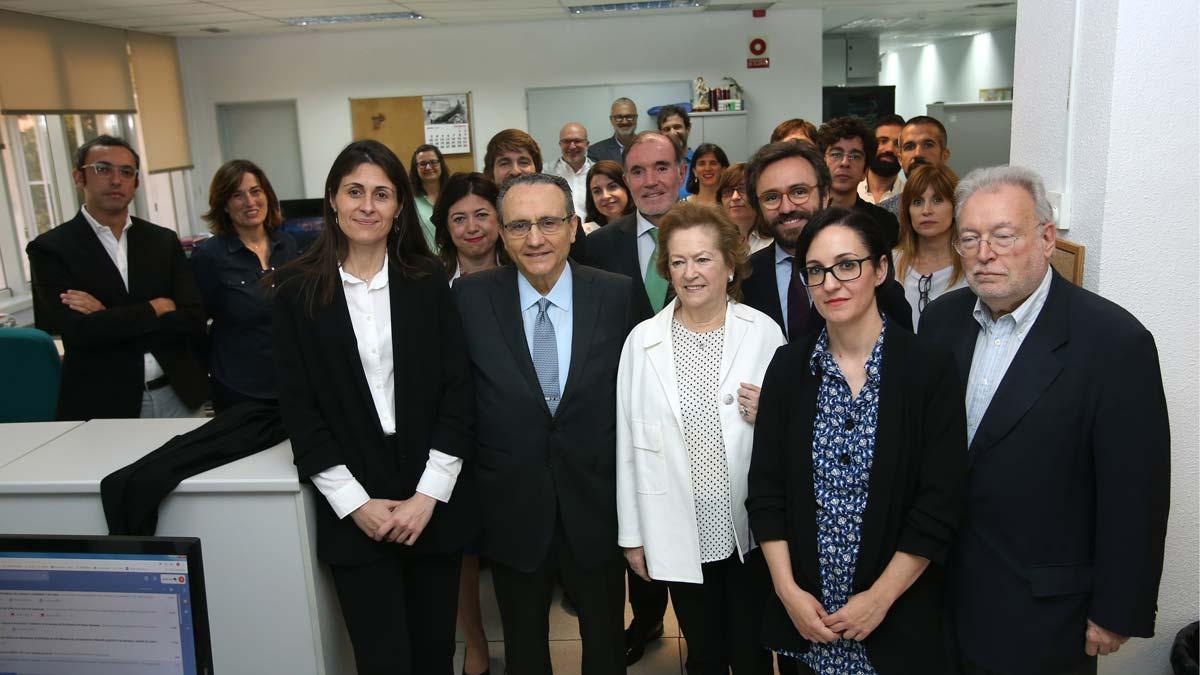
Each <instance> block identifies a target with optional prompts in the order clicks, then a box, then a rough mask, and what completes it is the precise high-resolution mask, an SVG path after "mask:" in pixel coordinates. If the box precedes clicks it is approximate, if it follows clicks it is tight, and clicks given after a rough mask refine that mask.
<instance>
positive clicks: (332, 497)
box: [311, 464, 371, 520]
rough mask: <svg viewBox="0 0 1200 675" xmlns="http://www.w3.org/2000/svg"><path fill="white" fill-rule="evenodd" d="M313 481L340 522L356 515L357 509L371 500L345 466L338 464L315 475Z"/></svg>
mask: <svg viewBox="0 0 1200 675" xmlns="http://www.w3.org/2000/svg"><path fill="white" fill-rule="evenodd" d="M311 480H312V483H313V485H315V486H317V489H318V490H320V491H321V494H322V495H324V496H325V500H326V501H328V502H329V506H331V507H332V508H333V512H334V514H335V515H337V517H338V519H339V520H340V519H342V518H345V517H346V516H348V515H350V514H351V513H354V511H355V509H357V508H358V507H360V506H362V505H363V504H366V503H367V502H368V501H369V500H370V499H371V497H370V496H369V495H368V494H367V491H366V490H365V489H363V486H362V484H360V483H359V482H358V480H356V479H355V478H354V474H352V473H350V469H348V468H346V465H345V464H338V465H337V466H333V467H330V468H328V469H325V470H324V471H322V472H320V473H317V474H314V475H313V476H312V478H311Z"/></svg>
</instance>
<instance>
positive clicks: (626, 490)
mask: <svg viewBox="0 0 1200 675" xmlns="http://www.w3.org/2000/svg"><path fill="white" fill-rule="evenodd" d="M638 334H639V333H638V331H637V329H634V331H633V332H632V333H630V335H629V337H628V338H627V339H626V340H625V347H624V348H623V349H622V350H621V362H620V366H618V368H617V545H618V546H621V547H623V548H637V547H638V546H641V545H642V531H641V522H640V521H639V513H638V501H637V490H636V489H635V487H634V486H635V485H636V482H637V470H636V468H635V467H634V461H633V453H634V452H635V451H634V449H633V430H632V427H633V419H632V417H631V415H630V410H629V406H630V398H632V396H633V387H634V386H635V383H634V377H633V369H634V364H633V363H632V361H633V360H634V354H633V352H634V349H633V347H632V346H631V345H632V344H633V342H634V336H635V335H638Z"/></svg>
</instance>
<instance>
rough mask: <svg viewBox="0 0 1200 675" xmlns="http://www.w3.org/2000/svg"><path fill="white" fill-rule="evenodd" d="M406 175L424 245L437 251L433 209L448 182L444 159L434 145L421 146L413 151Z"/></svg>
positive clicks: (448, 175) (447, 171) (448, 177)
mask: <svg viewBox="0 0 1200 675" xmlns="http://www.w3.org/2000/svg"><path fill="white" fill-rule="evenodd" d="M408 175H409V178H411V179H412V186H413V197H414V200H413V201H415V202H416V205H417V214H418V215H420V217H421V232H422V233H424V234H425V243H426V244H428V245H429V248H430V250H432V251H437V243H436V241H435V239H434V229H433V220H432V217H433V207H434V205H435V204H437V200H438V196H439V195H440V194H441V193H442V190H444V189H445V187H446V181H448V180H450V171H449V170H448V169H447V168H446V158H445V157H443V156H442V151H441V150H439V149H438V147H437V146H436V145H428V144H426V145H421V146H418V147H417V149H416V150H413V154H412V160H410V161H409V163H408Z"/></svg>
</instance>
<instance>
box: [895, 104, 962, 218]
mask: <svg viewBox="0 0 1200 675" xmlns="http://www.w3.org/2000/svg"><path fill="white" fill-rule="evenodd" d="M947 142H948V139H947V137H946V127H945V125H943V124H942V123H941V122H939V121H938V120H937V119H935V118H933V117H928V116H926V115H920V116H918V117H914V118H912V119H910V120H909V121H908V123H907V124H905V125H904V128H903V129H902V130H901V131H900V166H902V167H904V175H905V176H907V175H909V174H911V173H912V172H913V170H914V169H916V168H917V166H918V165H921V164H929V165H932V166H944V165H945V164H946V162H947V161H948V160H949V159H950V148H949V147H948V146H947V145H946V144H947ZM879 206H880V207H882V208H885V209H887V210H888V211H891V212H892V214H893V215H895V216H896V217H897V218H899V217H900V194H899V193H897V194H895V195H892V196H891V197H888V198H887V199H885V200H883V201H882V202H880V203H879Z"/></svg>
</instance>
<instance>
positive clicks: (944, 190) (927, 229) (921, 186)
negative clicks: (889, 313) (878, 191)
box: [894, 165, 967, 330]
mask: <svg viewBox="0 0 1200 675" xmlns="http://www.w3.org/2000/svg"><path fill="white" fill-rule="evenodd" d="M957 187H958V176H956V175H955V174H954V172H953V171H952V170H950V167H948V166H930V165H921V166H918V167H917V168H916V169H915V170H914V171H913V173H912V175H911V176H909V177H908V182H906V183H905V184H904V190H903V192H902V193H901V197H900V243H899V244H898V245H897V246H896V250H895V256H894V260H895V261H896V279H897V280H898V281H900V283H901V284H903V285H904V299H905V300H908V304H909V305H911V306H912V312H913V328H914V329H916V330H920V326H919V322H920V320H921V314H922V313H923V312H924V311H925V308H926V307H928V306H929V303H930V302H932V301H933V300H935V299H937V298H938V296H940V295H942V294H943V293H946V292H948V291H952V290H955V289H958V288H962V287H964V286H966V285H967V279H966V275H965V274H964V273H963V263H962V258H961V257H959V255H958V253H956V252H955V250H954V190H955V188H957Z"/></svg>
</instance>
